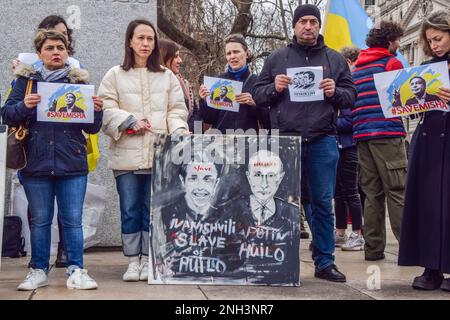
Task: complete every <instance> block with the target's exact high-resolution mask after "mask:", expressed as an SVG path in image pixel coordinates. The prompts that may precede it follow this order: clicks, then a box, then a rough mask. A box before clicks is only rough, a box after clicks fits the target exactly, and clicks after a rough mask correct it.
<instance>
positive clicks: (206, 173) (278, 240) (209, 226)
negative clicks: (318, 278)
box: [149, 135, 301, 286]
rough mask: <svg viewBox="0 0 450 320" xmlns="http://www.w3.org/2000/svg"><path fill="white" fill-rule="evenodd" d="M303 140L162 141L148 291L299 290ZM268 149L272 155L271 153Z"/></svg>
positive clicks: (156, 174) (212, 138)
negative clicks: (191, 287) (205, 287)
mask: <svg viewBox="0 0 450 320" xmlns="http://www.w3.org/2000/svg"><path fill="white" fill-rule="evenodd" d="M300 145H301V144H300V139H299V138H298V137H255V136H230V135H227V136H218V135H217V136H216V135H205V136H202V135H198V136H197V135H195V136H188V137H180V138H178V140H177V139H171V138H165V137H163V138H161V139H160V140H159V142H157V147H156V148H155V156H154V163H153V177H152V199H151V204H152V210H151V216H152V218H151V221H152V227H151V240H150V259H151V260H150V261H151V263H150V265H151V266H150V269H149V283H150V284H216V285H217V284H223V285H274V286H275V285H276V286H298V285H300V279H299V269H300V260H299V249H300V247H299V245H300V233H299V230H300V229H299V223H300V221H299V207H298V206H297V205H294V204H292V203H291V202H292V200H293V199H298V197H299V194H300V152H299V151H300ZM269 147H270V148H269Z"/></svg>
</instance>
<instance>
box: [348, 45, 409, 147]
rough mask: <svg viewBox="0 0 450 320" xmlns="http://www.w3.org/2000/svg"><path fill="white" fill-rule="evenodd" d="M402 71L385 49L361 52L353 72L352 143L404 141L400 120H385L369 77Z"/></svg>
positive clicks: (396, 61) (372, 79)
mask: <svg viewBox="0 0 450 320" xmlns="http://www.w3.org/2000/svg"><path fill="white" fill-rule="evenodd" d="M399 69H403V65H402V63H401V62H400V61H399V60H397V59H395V58H394V55H392V54H391V53H390V52H389V51H388V50H387V49H384V48H369V49H366V50H362V51H361V53H360V55H359V57H358V60H356V65H355V69H354V70H353V73H352V75H353V80H354V81H355V85H356V89H357V91H358V97H357V99H356V103H355V106H354V108H353V109H352V116H353V139H354V140H356V141H362V140H371V139H383V138H398V137H405V136H406V132H405V129H404V127H403V122H402V119H401V118H385V116H384V114H383V110H382V109H381V104H380V100H379V98H378V93H377V90H376V88H375V81H374V77H373V75H374V74H375V73H380V72H386V71H393V70H399Z"/></svg>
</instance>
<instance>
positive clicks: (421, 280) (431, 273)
mask: <svg viewBox="0 0 450 320" xmlns="http://www.w3.org/2000/svg"><path fill="white" fill-rule="evenodd" d="M442 280H444V276H443V274H442V273H441V272H439V270H432V269H428V268H426V269H425V271H424V272H423V274H422V275H421V276H419V277H415V278H414V281H413V284H412V287H413V288H414V289H418V290H436V289H439V287H440V286H441V284H442Z"/></svg>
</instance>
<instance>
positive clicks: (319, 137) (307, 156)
mask: <svg viewBox="0 0 450 320" xmlns="http://www.w3.org/2000/svg"><path fill="white" fill-rule="evenodd" d="M320 25H321V18H320V11H319V9H318V8H317V7H316V6H313V5H301V6H299V7H297V9H296V10H295V12H294V19H293V28H294V34H295V36H294V39H293V41H292V43H291V44H290V45H289V46H287V47H286V48H282V49H280V50H277V51H275V52H274V53H272V54H271V55H270V56H269V57H268V59H267V61H266V63H265V64H264V67H263V70H262V72H261V75H260V77H259V81H258V82H257V83H256V85H255V89H254V97H255V102H256V103H257V104H262V105H270V106H271V109H270V113H271V127H272V129H278V130H279V132H280V135H295V136H302V138H303V143H302V165H304V166H305V168H306V173H307V174H306V176H307V179H308V181H307V182H308V184H309V187H310V191H311V194H310V196H311V204H312V208H313V211H312V217H311V223H312V229H313V230H312V233H313V259H314V263H315V267H316V272H315V276H316V277H318V278H322V279H326V280H330V281H335V282H345V281H346V278H345V275H344V274H342V273H341V272H339V271H338V269H337V267H336V265H335V264H334V217H333V212H332V200H333V193H334V188H335V183H336V168H337V161H338V157H339V153H338V148H337V144H336V137H335V135H336V111H337V109H338V108H350V107H352V106H353V103H354V102H355V99H356V89H355V87H354V84H353V81H352V77H351V73H350V70H349V68H348V65H347V63H346V61H345V59H344V58H343V57H342V56H341V55H340V54H339V53H338V52H336V51H334V50H332V49H330V48H328V47H327V46H326V45H325V43H324V39H323V36H321V35H319V30H320ZM317 66H321V67H322V68H323V78H324V79H323V80H322V81H321V82H320V88H321V89H323V91H324V97H325V98H324V100H321V101H312V102H292V101H291V100H290V95H289V90H288V88H289V85H291V84H292V79H291V78H290V77H288V76H286V73H287V69H288V68H297V67H317Z"/></svg>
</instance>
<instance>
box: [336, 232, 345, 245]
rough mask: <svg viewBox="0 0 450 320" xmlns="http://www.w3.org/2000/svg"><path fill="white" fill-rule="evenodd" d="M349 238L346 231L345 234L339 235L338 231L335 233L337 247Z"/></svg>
mask: <svg viewBox="0 0 450 320" xmlns="http://www.w3.org/2000/svg"><path fill="white" fill-rule="evenodd" d="M347 240H348V238H347V235H346V234H345V233H344V235H343V236H340V235H338V234H337V233H336V232H335V233H334V246H335V247H337V248H340V247H342V246H343V245H344V244H345V243H346V242H347Z"/></svg>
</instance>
